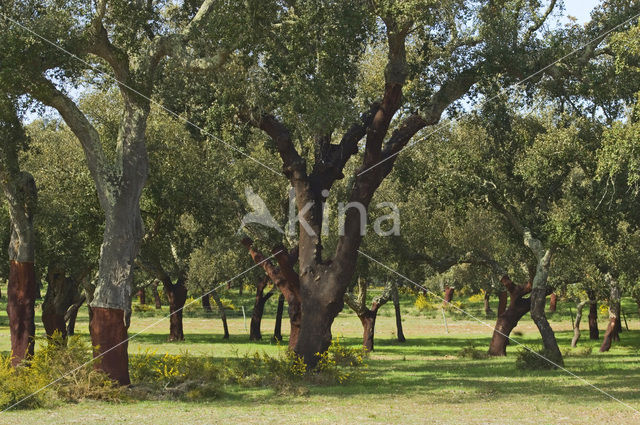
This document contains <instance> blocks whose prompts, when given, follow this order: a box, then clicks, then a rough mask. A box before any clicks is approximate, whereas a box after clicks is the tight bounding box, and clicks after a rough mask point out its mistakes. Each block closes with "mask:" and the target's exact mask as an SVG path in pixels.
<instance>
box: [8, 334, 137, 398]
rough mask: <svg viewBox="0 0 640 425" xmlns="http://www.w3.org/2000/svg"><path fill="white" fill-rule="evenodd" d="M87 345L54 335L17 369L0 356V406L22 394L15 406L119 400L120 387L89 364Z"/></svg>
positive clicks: (89, 348) (78, 339)
mask: <svg viewBox="0 0 640 425" xmlns="http://www.w3.org/2000/svg"><path fill="white" fill-rule="evenodd" d="M91 363H92V354H91V346H90V345H89V344H87V343H86V342H85V340H83V339H82V338H81V337H80V336H72V337H69V338H68V339H67V340H66V341H65V340H63V339H62V337H61V336H60V334H59V333H58V334H54V335H53V336H52V338H50V339H49V340H48V342H47V344H46V345H44V346H42V347H41V349H40V350H38V351H36V354H35V355H34V356H33V358H32V359H31V360H30V361H29V362H28V363H27V364H24V365H19V366H18V367H17V368H13V367H12V366H11V362H10V358H9V357H8V356H0V407H1V408H6V407H9V406H11V405H12V404H14V403H16V402H18V401H19V400H21V399H24V398H26V397H29V398H27V399H26V400H24V401H23V402H21V403H20V405H18V408H36V407H49V406H53V405H55V404H57V403H59V402H78V401H81V400H86V399H90V400H103V401H120V400H123V399H124V398H125V393H124V391H123V389H122V388H121V387H119V386H118V385H117V384H115V383H114V382H113V381H111V380H110V379H109V377H108V376H107V375H105V374H104V373H103V372H101V371H98V370H95V369H94V368H93V367H91Z"/></svg>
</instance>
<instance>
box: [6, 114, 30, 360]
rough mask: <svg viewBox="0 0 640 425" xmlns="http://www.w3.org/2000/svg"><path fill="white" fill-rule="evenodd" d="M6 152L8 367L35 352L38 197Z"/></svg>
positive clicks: (12, 158)
mask: <svg viewBox="0 0 640 425" xmlns="http://www.w3.org/2000/svg"><path fill="white" fill-rule="evenodd" d="M20 128H21V127H20ZM9 150H10V149H9ZM5 153H6V155H7V158H2V159H3V160H4V161H10V162H12V164H9V166H8V167H7V169H6V170H5V167H4V166H3V164H0V171H3V170H5V171H8V172H7V173H6V174H4V173H3V174H4V175H2V176H0V177H1V180H2V181H1V182H0V184H1V185H2V189H3V191H4V193H5V197H6V198H7V205H8V207H9V216H10V219H11V239H10V241H9V282H8V284H7V316H8V318H9V333H10V335H11V364H12V365H14V366H15V365H17V364H18V363H20V362H21V361H22V360H23V359H24V358H25V357H30V356H32V355H33V349H34V338H35V332H36V324H35V300H36V296H37V284H36V275H35V267H34V261H35V233H34V230H33V214H34V212H35V209H36V207H37V198H38V195H37V189H36V184H35V181H34V179H33V176H31V174H29V173H27V172H21V171H19V168H18V165H17V150H16V151H15V152H5ZM12 154H13V155H15V157H14V156H13V155H12ZM11 160H13V161H11Z"/></svg>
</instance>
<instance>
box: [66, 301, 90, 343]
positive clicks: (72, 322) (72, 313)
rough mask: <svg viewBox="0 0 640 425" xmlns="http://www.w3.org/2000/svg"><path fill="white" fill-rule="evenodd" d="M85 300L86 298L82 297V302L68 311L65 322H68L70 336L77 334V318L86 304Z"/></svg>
mask: <svg viewBox="0 0 640 425" xmlns="http://www.w3.org/2000/svg"><path fill="white" fill-rule="evenodd" d="M85 300H86V297H85V296H82V297H80V300H78V302H76V303H74V304H73V305H72V306H71V307H69V310H67V313H66V314H65V321H66V322H67V335H69V336H71V335H74V334H75V332H76V318H77V317H78V310H80V307H81V306H82V304H83V303H84V302H85Z"/></svg>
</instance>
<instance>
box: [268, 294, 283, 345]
mask: <svg viewBox="0 0 640 425" xmlns="http://www.w3.org/2000/svg"><path fill="white" fill-rule="evenodd" d="M283 311H284V295H282V294H280V296H279V297H278V308H277V310H276V323H275V326H274V328H273V337H271V339H272V340H273V341H282V313H283Z"/></svg>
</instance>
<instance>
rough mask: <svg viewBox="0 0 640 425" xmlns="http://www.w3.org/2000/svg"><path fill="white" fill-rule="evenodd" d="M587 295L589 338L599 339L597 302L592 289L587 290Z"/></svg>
mask: <svg viewBox="0 0 640 425" xmlns="http://www.w3.org/2000/svg"><path fill="white" fill-rule="evenodd" d="M587 295H588V296H589V339H595V340H598V339H600V331H599V330H598V302H597V299H596V294H595V293H594V291H587Z"/></svg>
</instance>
